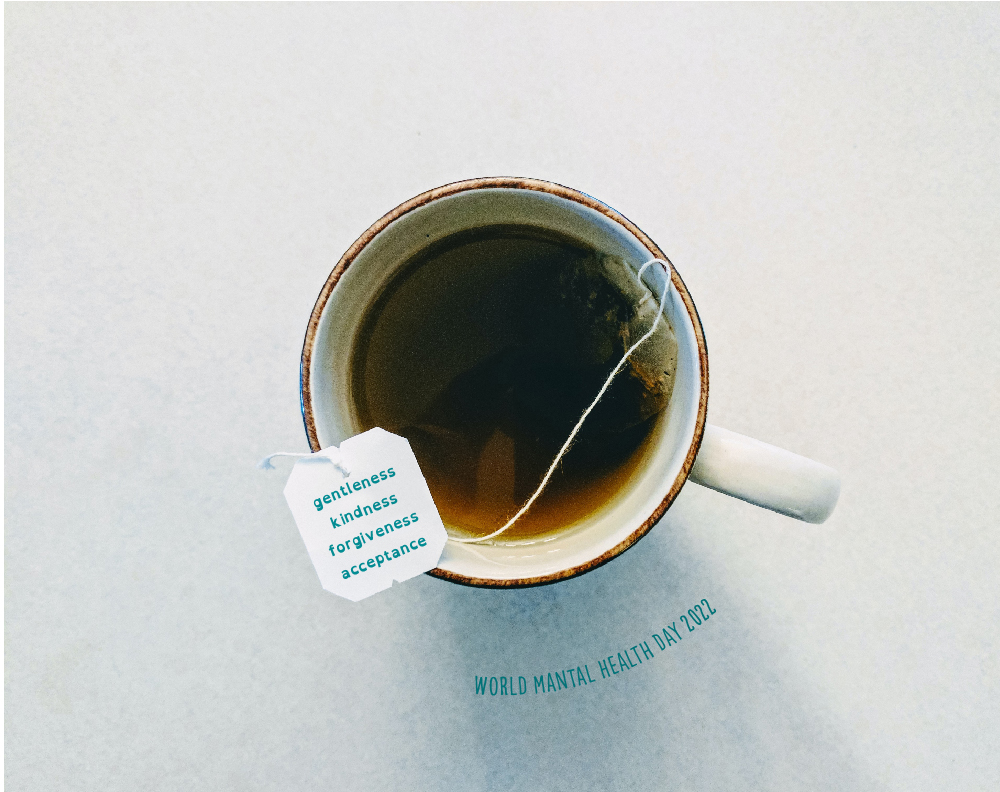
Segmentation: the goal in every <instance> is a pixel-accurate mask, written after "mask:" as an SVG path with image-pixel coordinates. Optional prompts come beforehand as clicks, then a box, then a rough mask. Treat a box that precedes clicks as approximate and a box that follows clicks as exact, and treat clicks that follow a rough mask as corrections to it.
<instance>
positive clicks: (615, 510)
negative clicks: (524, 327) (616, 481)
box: [300, 178, 840, 587]
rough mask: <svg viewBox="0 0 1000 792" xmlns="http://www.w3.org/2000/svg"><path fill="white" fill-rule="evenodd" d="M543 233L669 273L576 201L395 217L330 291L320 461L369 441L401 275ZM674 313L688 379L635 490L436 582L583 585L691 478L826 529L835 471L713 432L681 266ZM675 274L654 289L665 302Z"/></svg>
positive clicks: (312, 376) (636, 239)
mask: <svg viewBox="0 0 1000 792" xmlns="http://www.w3.org/2000/svg"><path fill="white" fill-rule="evenodd" d="M497 224H503V225H531V226H540V227H543V228H546V229H549V230H552V231H557V232H560V233H562V234H564V235H566V236H569V237H571V238H576V239H578V240H580V241H581V242H584V243H586V244H587V245H590V246H591V247H594V248H596V249H598V250H601V251H604V252H605V253H608V254H611V255H614V256H618V257H620V258H622V259H624V260H625V261H626V262H627V264H628V265H629V266H631V267H632V268H633V269H634V270H636V271H638V269H639V267H640V266H641V265H642V264H644V263H645V262H647V261H649V260H650V259H652V258H660V259H664V260H668V259H667V258H666V256H664V254H663V252H662V251H661V250H660V249H659V247H657V246H656V244H655V243H654V242H653V241H652V240H651V239H650V238H649V237H648V236H646V235H645V234H644V233H643V232H642V231H641V230H640V229H639V228H638V227H636V226H635V224H633V223H632V222H630V221H629V220H628V219H626V218H625V217H623V216H622V215H621V214H619V213H618V212H616V211H615V210H614V209H612V208H611V207H609V206H607V205H605V204H603V203H601V202H600V201H597V200H595V199H594V198H591V197H590V196H589V195H586V194H584V193H581V192H577V191H576V190H572V189H570V188H568V187H563V186H561V185H558V184H553V183H551V182H546V181H540V180H537V179H522V178H482V179H470V180H468V181H462V182H455V183H453V184H448V185H445V186H443V187H439V188H437V189H434V190H430V191H428V192H425V193H423V194H422V195H418V196H417V197H416V198H413V199H412V200H409V201H407V202H406V203H404V204H402V205H400V206H398V207H397V208H396V209H393V210H392V211H391V212H389V214H387V215H385V217H383V218H382V219H381V220H379V221H378V222H377V223H375V224H374V225H373V226H372V227H371V228H369V229H368V230H367V231H366V232H365V233H364V234H362V236H361V237H360V238H359V239H358V240H357V241H356V242H355V243H354V244H353V245H351V247H350V249H349V250H348V251H347V252H346V253H345V254H344V256H343V258H341V260H340V261H339V262H338V264H337V266H336V267H335V268H334V270H333V272H331V273H330V277H329V278H328V279H327V281H326V284H325V285H324V286H323V290H322V291H321V292H320V295H319V298H318V299H317V300H316V305H315V307H314V308H313V311H312V315H311V316H310V318H309V326H308V328H307V330H306V338H305V343H304V345H303V349H302V366H301V375H300V379H301V398H302V417H303V420H304V421H305V428H306V434H307V435H308V438H309V445H310V447H311V448H312V450H313V451H319V450H320V449H321V448H326V447H328V446H331V445H337V446H339V445H340V444H341V442H343V441H344V440H346V439H347V438H349V437H352V436H353V435H355V434H357V433H358V432H360V431H363V429H364V427H363V426H362V425H361V423H360V421H359V418H358V415H357V411H356V408H355V405H354V402H353V399H352V398H351V382H352V380H351V376H350V375H351V371H350V367H351V358H352V349H353V348H354V345H355V342H356V338H357V333H358V331H359V329H360V323H361V320H362V318H363V317H364V315H365V312H366V308H367V307H368V306H369V305H370V304H371V303H372V302H373V301H374V300H375V299H376V298H377V297H378V296H379V294H380V293H381V292H382V291H383V289H384V288H385V287H386V285H387V284H388V283H389V282H390V281H391V280H392V278H393V276H394V274H395V273H396V272H397V270H398V269H399V268H400V267H401V266H402V265H404V264H405V263H406V262H407V261H408V260H409V259H411V258H412V256H413V255H414V254H416V253H417V252H419V251H420V250H422V249H423V248H425V247H427V246H428V245H430V244H432V243H434V242H436V241H438V240H440V239H442V238H444V237H446V236H450V235H451V234H454V233H456V232H459V231H465V230H468V229H474V228H479V227H483V226H487V225H497ZM670 278H671V283H672V285H673V287H674V288H673V289H671V290H670V293H669V295H668V299H667V301H666V304H665V306H664V312H665V314H666V316H667V319H668V321H669V322H670V325H671V326H672V327H673V329H674V333H675V334H676V337H677V343H678V360H677V372H676V375H675V380H674V389H673V393H672V395H671V398H670V402H669V404H668V406H667V415H666V416H665V420H660V421H658V422H657V427H656V429H654V430H653V431H654V432H655V435H654V437H653V442H652V444H651V451H650V452H649V453H647V455H646V457H645V458H644V461H643V464H642V465H641V466H640V468H639V469H638V470H637V471H636V472H635V473H633V474H632V476H631V478H630V480H629V482H628V484H627V485H626V486H625V487H624V488H623V489H622V490H621V491H620V492H619V493H618V494H617V495H616V496H615V497H614V498H613V499H612V500H611V501H609V502H608V503H606V504H604V506H602V507H601V508H600V509H599V510H597V511H596V512H594V513H592V514H590V515H588V517H587V518H586V519H585V520H584V521H583V522H582V523H580V524H577V525H574V526H573V528H572V530H567V531H564V532H557V533H554V534H552V535H549V536H545V537H542V538H541V539H539V540H538V541H534V542H514V543H504V542H502V541H501V542H500V543H498V544H482V545H477V544H457V543H455V542H449V543H448V544H447V545H446V547H445V550H444V553H443V554H442V556H441V560H440V561H439V562H438V567H437V568H436V569H433V570H431V572H430V573H429V574H431V575H434V576H436V577H441V578H444V579H446V580H451V581H454V582H456V583H463V584H466V585H473V586H487V587H515V586H536V585H541V584H545V583H554V582H556V581H558V580H562V579H565V578H569V577H573V576H575V575H581V574H583V573H584V572H588V571H590V570H591V569H594V568H596V567H598V566H600V565H601V564H604V563H607V562H608V561H610V560H611V559H612V558H614V557H615V556H617V555H619V554H620V553H622V552H624V551H625V550H627V549H628V548H629V547H630V546H632V545H633V544H635V543H636V542H637V541H638V540H639V539H641V538H642V537H643V536H644V535H645V534H646V533H647V532H648V531H649V530H650V528H652V527H653V525H655V524H656V522H657V521H658V520H659V519H660V518H661V517H662V516H663V514H664V512H665V511H666V510H667V508H669V506H670V504H671V503H672V502H673V501H674V499H675V498H676V497H677V494H678V492H680V489H681V487H682V486H683V485H684V483H685V481H687V480H688V479H690V480H692V481H695V482H696V483H698V484H701V485H704V486H707V487H710V488H712V489H714V490H718V491H719V492H723V493H726V494H727V495H732V496H734V497H736V498H740V499H742V500H745V501H748V502H750V503H753V504H756V505H758V506H762V507H764V508H766V509H771V510H773V511H776V512H780V513H781V514H785V515H788V516H790V517H795V518H797V519H800V520H805V521H806V522H813V523H821V522H823V521H824V520H825V519H826V518H827V517H828V516H829V515H830V513H831V512H832V511H833V508H834V506H835V505H836V502H837V497H838V495H839V493H840V481H839V477H838V475H837V473H836V472H835V471H834V470H832V469H831V468H829V467H826V466H825V465H821V464H819V463H818V462H813V461H812V460H810V459H806V458H805V457H801V456H798V455H797V454H792V453H791V452H789V451H784V450H782V449H780V448H776V447H774V446H770V445H767V444H765V443H761V442H759V441H757V440H753V439H751V438H749V437H744V436H742V435H738V434H736V433H734V432H730V431H728V430H726V429H721V428H719V427H714V426H709V425H707V424H706V423H705V416H706V413H707V409H708V351H707V349H706V347H705V337H704V334H703V332H702V327H701V320H700V319H699V318H698V312H697V310H696V309H695V306H694V302H693V301H692V300H691V296H690V294H688V291H687V288H686V287H685V286H684V282H683V281H682V280H681V278H680V275H678V274H677V271H676V270H675V269H674V268H673V266H672V265H671V268H670ZM665 279H666V273H665V270H664V269H663V268H659V267H649V268H647V269H646V271H645V273H644V275H643V281H644V283H645V284H646V285H647V286H648V287H649V289H650V290H651V291H652V292H653V294H654V295H655V296H656V298H657V299H660V298H661V297H662V294H663V288H664V285H665V283H666V280H665Z"/></svg>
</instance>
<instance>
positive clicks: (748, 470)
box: [689, 424, 840, 523]
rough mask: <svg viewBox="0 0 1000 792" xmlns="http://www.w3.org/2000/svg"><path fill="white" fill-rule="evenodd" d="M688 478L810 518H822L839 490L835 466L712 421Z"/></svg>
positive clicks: (759, 503)
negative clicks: (720, 425)
mask: <svg viewBox="0 0 1000 792" xmlns="http://www.w3.org/2000/svg"><path fill="white" fill-rule="evenodd" d="M689 478H690V480H691V481H694V482H695V483H697V484H701V485H702V486H703V487H708V488H709V489H714V490H716V491H717V492H722V493H725V494H726V495H732V496H733V497H734V498H739V499H740V500H743V501H746V502H747V503H753V504H754V505H756V506H762V507H764V508H765V509H770V510H771V511H776V512H778V513H779V514H785V515H788V516H789V517H795V518H796V519H798V520H804V521H805V522H808V523H821V522H824V521H825V520H826V518H827V517H829V516H830V514H831V512H833V507H834V506H836V505H837V498H838V497H839V495H840V476H839V475H838V473H837V471H836V470H834V469H833V468H830V467H827V466H826V465H821V464H820V463H819V462H814V461H813V460H811V459H806V457H803V456H799V455H798V454H793V453H792V452H791V451H785V450H784V449H782V448H777V447H776V446H773V445H768V444H767V443H762V442H760V440H754V439H753V438H752V437H746V436H744V435H741V434H737V433H736V432H730V431H729V430H728V429H723V428H721V427H719V426H712V425H711V424H706V425H705V435H704V437H703V438H702V441H701V449H700V450H699V451H698V457H697V458H696V459H695V462H694V466H693V467H692V468H691V474H690V476H689Z"/></svg>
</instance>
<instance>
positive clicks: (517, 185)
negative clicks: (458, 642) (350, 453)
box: [299, 176, 708, 588]
mask: <svg viewBox="0 0 1000 792" xmlns="http://www.w3.org/2000/svg"><path fill="white" fill-rule="evenodd" d="M482 189H512V190H533V191H536V192H544V193H549V194H550V195H555V196H558V197H560V198H566V199H568V200H571V201H575V202H576V203H579V204H582V205H583V206H586V207H588V208H590V209H593V210H595V211H597V212H600V213H601V214H603V215H604V216H605V217H607V218H609V219H610V220H613V221H615V222H616V223H618V224H619V225H621V226H623V227H624V228H626V229H627V230H628V231H629V232H630V233H631V234H632V235H633V236H635V237H636V238H637V239H638V240H639V241H640V242H641V243H642V244H643V246H645V248H646V250H648V251H649V253H650V254H651V255H652V256H653V257H654V258H661V259H663V260H664V261H667V262H670V259H668V258H667V257H666V256H665V255H664V253H663V251H662V250H660V248H659V247H658V246H657V245H656V243H655V242H653V240H652V239H650V238H649V237H648V236H647V235H646V233H645V232H644V231H643V230H642V229H640V228H639V227H638V226H637V225H636V224H635V223H633V222H632V221H631V220H629V219H628V218H627V217H625V216H624V215H623V214H621V213H620V212H618V211H617V210H615V209H612V208H611V207H610V206H608V205H607V204H605V203H602V202H601V201H598V200H597V199H596V198H593V197H592V196H590V195H587V194H586V193H582V192H580V191H578V190H574V189H572V188H571V187H565V186H563V185H561V184H556V183H555V182H549V181H543V180H541V179H530V178H519V177H506V176H488V177H481V178H476V179H465V180H463V181H457V182H451V183H449V184H445V185H442V186H441V187H436V188H434V189H433V190H427V191H426V192H423V193H421V194H420V195H418V196H416V197H415V198H411V199H410V200H408V201H405V202H404V203H401V204H400V205H399V206H397V207H396V208H395V209H393V210H392V211H391V212H389V213H388V214H386V215H384V216H382V217H381V218H380V219H379V220H377V221H376V222H375V223H373V224H372V226H371V227H370V228H369V229H368V230H367V231H365V232H364V233H363V234H362V235H361V236H360V237H358V238H357V240H355V242H354V244H353V245H351V246H350V248H348V249H347V252H346V253H344V255H343V256H341V258H340V261H338V262H337V266H336V267H334V268H333V271H332V272H331V273H330V275H329V277H328V278H327V279H326V283H324V284H323V288H322V290H321V291H320V293H319V296H318V297H317V298H316V304H315V305H314V306H313V310H312V314H311V315H310V316H309V324H308V326H307V327H306V336H305V340H304V341H303V344H302V359H301V363H300V366H299V388H300V391H299V393H300V405H301V409H302V420H303V422H304V424H305V429H306V437H307V438H308V440H309V447H310V448H311V449H312V450H313V451H314V452H315V451H319V450H320V444H319V438H318V436H317V433H316V420H315V417H314V416H313V408H312V394H311V392H310V388H309V378H310V371H311V365H312V353H313V347H314V346H315V342H316V333H317V331H318V329H319V320H320V316H322V314H323V310H324V309H325V308H326V304H327V302H328V301H329V299H330V295H331V294H332V293H333V289H334V287H335V286H336V285H337V282H338V281H339V280H340V278H341V277H342V276H343V274H344V272H345V271H346V270H347V268H348V267H349V266H350V265H351V264H352V263H353V262H354V260H355V259H356V258H357V257H358V254H360V253H361V251H362V250H363V249H364V248H365V247H366V246H367V245H368V243H369V242H371V241H372V239H374V238H375V236H376V235H378V234H379V233H380V232H381V231H383V230H384V229H386V228H387V227H388V226H389V225H390V224H391V223H393V222H394V221H395V220H397V219H399V218H400V217H402V216H403V215H405V214H407V213H409V212H412V211H413V210H415V209H419V208H420V207H421V206H424V205H426V204H428V203H431V202H432V201H436V200H437V199H439V198H445V197H448V196H452V195H457V194H458V193H462V192H467V191H470V190H482ZM670 280H671V283H672V284H673V285H674V288H676V289H677V293H678V294H679V295H680V297H681V301H682V302H683V303H684V307H685V308H686V309H687V312H688V316H689V317H690V319H691V324H692V326H693V327H694V333H695V339H696V341H697V343H698V359H699V368H700V370H701V383H700V393H699V396H698V416H697V418H696V421H695V429H694V437H693V438H692V441H691V445H690V447H689V448H688V453H687V456H686V457H685V459H684V464H683V465H682V466H681V470H680V473H678V475H677V478H676V479H674V483H673V484H672V485H671V487H670V490H669V491H668V492H667V494H666V496H665V497H664V498H663V500H662V501H660V504H659V506H657V507H656V509H655V510H654V511H653V513H652V514H651V515H649V517H647V518H646V520H644V521H643V523H642V524H641V525H640V526H639V527H638V528H636V530H635V531H633V532H632V533H631V534H630V535H629V536H628V537H626V538H625V539H624V540H622V541H621V542H619V543H618V544H617V545H615V546H614V547H612V548H611V549H610V550H607V551H605V552H604V553H602V554H601V555H600V556H598V557H597V558H593V559H591V560H589V561H586V562H584V563H583V564H578V565H577V566H575V567H571V568H570V569H564V570H561V571H559V572H553V573H552V574H550V575H539V576H537V577H527V578H512V579H510V580H496V579H493V578H477V577H469V576H467V575H460V574H458V573H456V572H449V571H447V570H444V569H441V568H440V567H436V568H434V569H432V570H430V571H429V572H428V573H427V574H428V575H433V576H434V577H438V578H442V579H443V580H449V581H451V582H452V583H459V584H461V585H465V586H475V587H479V588H525V587H528V586H544V585H548V584H551V583H557V582H558V581H560V580H567V579H569V578H573V577H576V576H578V575H582V574H584V573H585V572H589V571H591V570H592V569H597V567H599V566H603V565H604V564H606V563H608V562H609V561H610V560H611V559H613V558H616V557H617V556H619V555H621V554H622V553H624V552H625V551H626V550H628V549H629V548H630V547H631V546H632V545H634V544H635V543H636V542H638V541H639V540H640V539H641V538H642V537H643V536H645V535H646V534H647V533H649V531H650V529H651V528H652V527H653V526H654V525H655V524H656V523H657V522H659V520H660V518H661V517H662V516H663V514H664V513H665V512H666V511H667V509H668V508H670V505H671V504H672V503H673V502H674V500H675V499H676V498H677V495H678V493H679V492H680V491H681V488H682V487H683V486H684V483H685V482H686V481H687V478H688V475H689V474H690V472H691V468H692V466H693V465H694V461H695V458H696V457H697V455H698V450H699V448H700V447H701V441H702V437H703V435H704V433H705V419H706V416H707V414H708V348H707V346H706V344H705V333H704V330H703V329H702V326H701V318H700V317H699V316H698V310H697V309H696V308H695V305H694V301H693V300H692V299H691V295H690V294H689V293H688V290H687V286H685V284H684V281H683V280H682V279H681V276H680V275H679V274H678V272H677V269H676V268H675V267H674V265H673V263H672V262H670Z"/></svg>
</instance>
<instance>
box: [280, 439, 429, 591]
mask: <svg viewBox="0 0 1000 792" xmlns="http://www.w3.org/2000/svg"><path fill="white" fill-rule="evenodd" d="M285 500H287V501H288V507H289V508H290V509H291V510H292V516H293V517H294V518H295V523H296V525H298V527H299V533H301V534H302V540H303V541H304V542H305V544H306V550H307V551H308V552H309V557H310V558H311V559H312V562H313V566H314V567H315V568H316V573H317V574H318V575H319V580H320V583H321V584H322V585H323V588H325V589H326V590H327V591H329V592H331V593H333V594H336V595H337V596H339V597H344V598H346V599H349V600H351V601H352V602H357V601H359V600H363V599H364V598H365V597H370V596H371V595H372V594H376V593H378V592H379V591H383V590H384V589H387V588H389V587H390V586H392V582H393V581H394V580H395V581H397V582H400V583H401V582H403V581H404V580H409V579H410V578H412V577H415V576H416V575H419V574H421V573H422V572H427V571H428V570H431V569H434V567H436V566H437V563H438V560H439V559H440V558H441V553H442V552H443V551H444V546H445V543H446V542H447V541H448V533H447V531H446V530H445V527H444V523H442V522H441V515H440V514H438V510H437V507H436V506H435V505H434V500H433V499H432V498H431V492H430V490H429V489H428V488H427V482H426V481H425V480H424V476H423V474H422V473H421V472H420V466H419V465H418V464H417V458H416V457H415V456H414V455H413V451H412V450H411V449H410V444H409V442H408V441H407V440H406V439H405V438H403V437H400V436H399V435H395V434H392V433H391V432H387V431H385V429H380V428H377V427H376V428H375V429H369V430H368V431H367V432H363V433H361V434H359V435H355V436H354V437H352V438H350V439H348V440H345V441H344V442H343V443H341V445H340V448H339V449H338V448H337V447H335V446H330V447H328V448H325V449H323V450H322V451H317V452H316V453H315V454H309V455H306V456H304V457H303V458H302V459H299V460H298V461H297V462H296V463H295V466H294V467H293V468H292V472H291V475H290V476H289V477H288V483H287V484H286V485H285Z"/></svg>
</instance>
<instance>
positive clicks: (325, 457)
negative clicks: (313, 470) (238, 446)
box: [257, 446, 351, 476]
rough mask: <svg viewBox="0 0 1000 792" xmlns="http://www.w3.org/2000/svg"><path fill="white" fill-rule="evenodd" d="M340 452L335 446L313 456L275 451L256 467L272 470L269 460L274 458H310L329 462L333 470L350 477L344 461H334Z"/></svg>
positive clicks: (338, 459) (272, 466)
mask: <svg viewBox="0 0 1000 792" xmlns="http://www.w3.org/2000/svg"><path fill="white" fill-rule="evenodd" d="M339 454H340V451H339V450H338V449H337V448H336V447H335V446H330V447H329V448H324V449H323V450H322V451H317V452H316V453H315V454H297V453H294V452H292V451H275V452H274V453H273V454H268V455H267V456H266V457H264V458H263V459H262V460H260V462H258V463H257V467H258V468H260V469H261V470H274V465H272V464H271V460H272V459H274V458H275V457H279V456H283V457H299V458H301V457H312V458H313V459H315V460H316V461H317V462H329V463H330V464H332V465H333V466H334V467H335V468H337V469H338V470H339V471H340V472H341V473H343V474H344V476H349V475H351V471H350V469H349V468H348V467H347V465H345V464H344V461H343V460H342V459H340V458H337V459H334V456H337V457H339Z"/></svg>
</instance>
